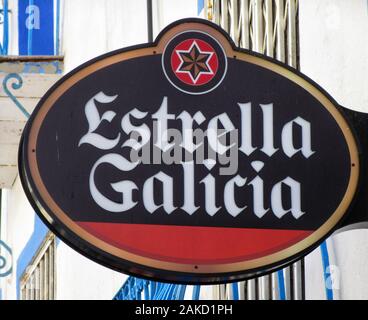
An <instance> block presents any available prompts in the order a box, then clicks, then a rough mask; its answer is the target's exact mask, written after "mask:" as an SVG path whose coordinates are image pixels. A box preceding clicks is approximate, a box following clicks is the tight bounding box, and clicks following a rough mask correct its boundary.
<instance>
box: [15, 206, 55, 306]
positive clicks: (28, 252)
mask: <svg viewBox="0 0 368 320" xmlns="http://www.w3.org/2000/svg"><path fill="white" fill-rule="evenodd" d="M48 231H49V229H48V228H47V227H46V226H45V225H44V223H43V222H42V221H41V219H40V218H39V217H38V216H37V214H36V213H35V214H34V229H33V233H32V235H31V237H30V238H29V240H28V242H27V244H26V245H25V247H24V248H23V250H22V252H21V254H20V255H19V258H18V260H17V270H16V277H17V299H19V296H20V278H21V276H22V274H23V273H24V271H25V270H26V268H27V266H28V265H29V263H30V262H31V260H32V258H33V256H34V255H35V253H36V251H37V250H38V248H39V247H40V245H41V243H42V241H43V240H44V238H45V236H46V234H47V232H48Z"/></svg>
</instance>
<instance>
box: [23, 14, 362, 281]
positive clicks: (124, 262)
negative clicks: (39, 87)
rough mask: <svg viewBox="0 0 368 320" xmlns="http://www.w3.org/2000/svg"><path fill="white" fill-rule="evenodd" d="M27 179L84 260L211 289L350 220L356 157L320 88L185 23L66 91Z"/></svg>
mask: <svg viewBox="0 0 368 320" xmlns="http://www.w3.org/2000/svg"><path fill="white" fill-rule="evenodd" d="M20 174H21V178H22V182H23V186H24V188H25V189H26V193H27V195H28V197H29V199H30V201H31V202H32V204H33V206H34V207H35V209H36V210H37V212H38V214H39V215H40V217H41V218H42V219H43V221H45V223H47V225H48V226H49V227H50V228H51V229H52V230H53V231H54V232H55V233H56V234H57V235H58V236H59V237H60V238H62V239H63V240H64V241H65V242H66V243H68V244H69V245H70V246H72V247H73V248H74V249H76V250H77V251H79V252H81V253H82V254H84V255H85V256H87V257H89V258H91V259H93V260H95V261H97V262H99V263H101V264H103V265H106V266H109V267H111V268H114V269H116V270H120V271H122V272H126V273H129V274H133V275H137V276H140V277H146V278H152V279H158V280H164V281H173V282H184V283H211V282H221V281H234V280H238V279H243V278H246V277H251V276H256V275H259V274H262V273H264V272H269V271H271V270H274V269H275V268H278V267H280V266H284V265H286V264H287V263H290V262H292V261H294V260H295V259H297V258H300V257H301V256H302V255H304V254H306V253H308V252H309V251H311V250H312V249H313V248H314V247H316V246H317V245H318V244H319V243H320V242H321V241H322V240H323V239H324V238H326V237H327V236H328V235H329V234H330V233H331V232H332V231H333V229H334V227H335V226H336V225H337V224H338V223H339V222H340V221H341V219H343V217H344V215H345V214H346V212H347V210H348V209H349V206H350V203H351V202H352V199H353V197H354V194H355V192H356V189H357V184H358V176H359V156H358V148H357V143H356V140H355V138H354V135H353V133H352V131H351V128H350V126H349V124H348V122H347V121H346V120H345V118H344V115H343V114H342V112H341V111H340V110H339V107H338V106H337V104H336V103H335V102H334V100H333V99H332V98H331V97H330V96H329V95H328V94H327V93H326V92H325V91H323V90H322V89H321V88H320V87H319V86H318V85H316V84H315V83H314V82H313V81H311V80H309V79H307V78H306V77H305V76H303V75H302V74H300V73H299V72H297V71H295V70H294V69H291V68H289V67H287V66H285V65H283V64H280V63H278V62H276V61H274V60H272V59H269V58H265V57H263V56H261V55H256V54H254V53H251V52H248V51H244V50H241V49H238V48H236V47H235V46H234V44H233V43H232V42H231V40H230V39H229V38H228V36H227V35H226V34H225V33H224V32H222V31H221V29H219V28H218V27H216V26H215V25H213V24H211V23H208V22H205V21H203V20H199V19H190V20H181V21H177V22H175V23H174V24H172V25H170V26H169V27H167V28H166V29H165V30H164V31H163V32H162V33H161V34H160V35H159V36H158V38H157V39H156V41H155V42H154V43H152V44H147V45H140V46H135V47H130V48H127V49H122V50H117V51H114V52H111V53H108V54H105V55H103V56H100V57H97V58H95V59H93V60H91V61H89V62H87V63H85V64H83V65H82V66H80V67H78V68H77V69H75V70H74V71H72V72H71V73H69V74H67V75H66V76H65V77H63V78H62V79H61V80H60V81H59V82H58V83H56V84H55V85H54V86H53V87H52V88H51V89H50V90H49V91H48V92H47V93H46V95H45V96H44V97H43V98H42V100H41V101H40V102H39V104H38V106H37V107H36V109H35V111H34V112H33V114H32V116H31V118H30V120H29V122H28V123H27V126H26V128H25V130H24V133H23V138H22V142H21V146H20Z"/></svg>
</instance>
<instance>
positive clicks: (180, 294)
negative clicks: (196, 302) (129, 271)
mask: <svg viewBox="0 0 368 320" xmlns="http://www.w3.org/2000/svg"><path fill="white" fill-rule="evenodd" d="M185 291H186V285H176V284H171V283H161V282H155V281H149V280H144V279H139V278H135V277H129V278H128V279H127V280H126V281H125V283H124V285H123V286H122V287H121V289H120V290H119V291H118V293H117V294H116V295H115V297H114V298H113V300H183V299H184V295H185Z"/></svg>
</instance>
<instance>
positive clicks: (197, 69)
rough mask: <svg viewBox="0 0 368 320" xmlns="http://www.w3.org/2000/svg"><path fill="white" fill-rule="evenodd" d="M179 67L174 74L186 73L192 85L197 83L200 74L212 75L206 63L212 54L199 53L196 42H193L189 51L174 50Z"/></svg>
mask: <svg viewBox="0 0 368 320" xmlns="http://www.w3.org/2000/svg"><path fill="white" fill-rule="evenodd" d="M176 53H177V55H178V56H179V59H180V60H181V63H180V65H179V66H178V68H177V69H176V70H175V72H176V73H187V74H188V75H189V76H190V77H191V79H192V81H193V83H197V80H198V79H199V77H200V75H201V74H210V75H213V71H212V69H211V66H210V64H209V63H208V61H209V60H210V59H211V57H212V55H213V54H214V52H206V51H201V50H200V48H199V47H198V44H197V43H196V41H193V43H192V45H191V47H190V48H189V50H176Z"/></svg>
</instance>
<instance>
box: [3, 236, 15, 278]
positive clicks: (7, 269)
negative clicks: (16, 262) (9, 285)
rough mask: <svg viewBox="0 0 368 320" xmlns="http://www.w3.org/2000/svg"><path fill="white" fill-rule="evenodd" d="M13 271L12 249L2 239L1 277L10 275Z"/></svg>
mask: <svg viewBox="0 0 368 320" xmlns="http://www.w3.org/2000/svg"><path fill="white" fill-rule="evenodd" d="M4 251H5V252H4ZM12 271H13V263H12V250H11V248H10V247H9V246H8V245H7V244H6V243H5V242H4V241H2V240H0V277H6V276H8V275H10V274H11V273H12Z"/></svg>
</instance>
